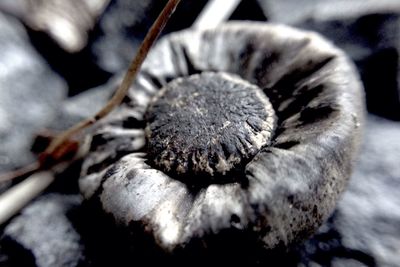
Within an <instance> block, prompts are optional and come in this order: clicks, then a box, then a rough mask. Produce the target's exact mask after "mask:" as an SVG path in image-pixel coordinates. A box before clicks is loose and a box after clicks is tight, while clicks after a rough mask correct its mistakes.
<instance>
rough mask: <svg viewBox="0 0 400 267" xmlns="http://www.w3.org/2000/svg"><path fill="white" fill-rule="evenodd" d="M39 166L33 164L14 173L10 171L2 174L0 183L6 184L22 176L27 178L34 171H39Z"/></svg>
mask: <svg viewBox="0 0 400 267" xmlns="http://www.w3.org/2000/svg"><path fill="white" fill-rule="evenodd" d="M39 168H40V164H39V163H37V162H34V163H32V164H29V165H27V166H25V167H23V168H21V169H17V170H15V171H11V172H8V173H3V174H1V175H0V183H2V182H6V181H11V180H13V179H15V178H18V177H22V176H27V175H30V174H32V173H34V172H35V171H37V170H39Z"/></svg>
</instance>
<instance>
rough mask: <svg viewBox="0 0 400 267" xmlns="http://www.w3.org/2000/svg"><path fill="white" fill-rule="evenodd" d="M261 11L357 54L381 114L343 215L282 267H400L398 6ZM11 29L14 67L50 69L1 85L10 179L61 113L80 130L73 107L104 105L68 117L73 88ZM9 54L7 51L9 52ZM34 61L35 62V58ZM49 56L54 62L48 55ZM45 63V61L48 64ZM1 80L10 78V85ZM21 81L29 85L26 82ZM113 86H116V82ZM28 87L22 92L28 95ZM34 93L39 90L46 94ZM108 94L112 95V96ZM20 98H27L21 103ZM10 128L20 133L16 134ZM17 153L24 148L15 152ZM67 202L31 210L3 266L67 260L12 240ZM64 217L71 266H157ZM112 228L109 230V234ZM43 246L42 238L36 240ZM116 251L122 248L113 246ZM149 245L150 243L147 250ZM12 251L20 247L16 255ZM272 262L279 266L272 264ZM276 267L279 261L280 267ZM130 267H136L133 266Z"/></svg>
mask: <svg viewBox="0 0 400 267" xmlns="http://www.w3.org/2000/svg"><path fill="white" fill-rule="evenodd" d="M259 2H260V4H261V6H262V7H263V10H264V12H265V15H266V17H267V18H268V19H269V20H270V21H272V22H274V21H275V22H284V23H289V24H292V25H295V26H300V27H303V28H307V29H316V30H318V31H320V32H321V33H322V34H325V35H326V36H327V37H328V38H330V39H332V40H333V41H334V42H335V43H336V44H337V45H338V46H340V47H342V48H343V49H344V50H345V51H346V52H347V53H349V55H350V56H351V57H352V58H353V59H354V60H355V62H356V64H357V66H359V70H360V72H361V75H362V77H363V80H364V85H365V87H366V88H367V92H366V93H367V100H368V107H369V111H370V112H371V114H370V115H368V118H367V122H366V127H365V133H364V141H363V145H362V149H361V151H360V154H359V159H358V163H357V165H356V168H355V171H354V173H353V176H352V178H351V179H350V183H349V186H348V188H347V191H346V192H345V193H344V194H343V196H342V198H341V200H340V201H339V202H338V204H337V207H336V210H335V211H334V213H333V214H332V216H331V217H330V218H329V219H328V221H327V222H326V223H325V224H324V225H323V226H322V227H321V228H320V229H319V230H318V232H317V233H316V234H315V235H314V236H313V237H311V238H310V239H308V240H307V241H306V242H305V243H303V244H298V245H297V246H296V247H295V248H291V250H290V251H289V252H286V253H284V254H283V255H282V254H279V255H278V253H277V255H275V256H276V257H278V259H279V260H280V263H281V264H279V266H384V267H386V266H400V252H399V247H400V232H399V227H398V225H399V219H400V214H399V208H398V206H399V205H398V204H399V202H400V197H399V195H398V187H399V184H400V170H399V164H398V162H399V160H400V154H399V151H400V147H399V146H400V122H399V121H398V120H399V114H400V106H399V104H398V103H399V98H398V95H399V91H398V90H399V89H398V88H399V86H398V77H399V65H398V64H399V63H398V60H396V59H398V56H399V48H400V42H399V40H398V33H399V32H400V31H399V28H400V24H399V21H398V16H399V14H400V3H399V2H398V1H397V0H392V1H390V0H385V1H357V0H351V1H316V0H314V1H311V0H310V1H301V2H300V1H290V0H286V1H282V0H281V1H272V0H271V1H269V0H265V1H264V0H263V1H259ZM310 10H312V11H310ZM3 18H4V19H3ZM7 25H16V26H13V27H12V28H15V29H13V30H12V34H10V35H6V36H5V37H4V39H2V41H1V45H4V47H7V49H11V50H8V51H14V52H15V53H16V54H15V56H13V58H15V59H18V58H19V59H21V60H24V61H22V64H23V65H24V66H25V65H26V64H25V63H23V62H26V61H29V62H31V61H32V60H33V61H35V62H39V63H36V65H35V66H36V67H35V68H29V70H30V71H32V70H40V69H43V70H44V71H36V72H34V73H33V74H29V75H27V74H26V72H23V73H25V74H21V75H19V74H18V75H17V77H18V78H16V80H17V82H21V86H22V87H21V89H19V90H16V89H17V87H16V86H15V84H16V82H15V80H13V79H11V78H4V82H2V83H1V85H0V86H1V90H0V102H1V106H0V110H1V109H6V108H7V110H6V111H5V112H1V113H4V114H6V115H5V116H6V118H7V119H3V118H1V116H3V115H1V113H0V118H1V119H0V120H1V121H2V122H1V125H0V129H4V131H3V132H2V134H1V137H0V140H1V147H2V148H4V152H2V153H3V154H2V155H1V156H2V160H1V159H0V160H1V162H0V164H2V166H0V168H2V169H3V170H6V169H9V168H12V167H17V166H21V165H23V164H25V163H26V162H29V160H32V156H27V155H29V153H30V152H29V143H30V142H31V141H30V140H32V139H33V136H34V132H36V131H39V130H40V129H42V128H44V127H46V126H47V125H48V126H49V127H53V126H52V125H54V123H50V121H51V118H52V117H56V115H54V114H55V113H54V112H55V111H54V110H57V109H60V110H65V109H67V112H66V113H64V114H67V115H65V116H68V113H71V112H72V114H74V118H73V119H71V121H75V120H76V119H77V118H78V117H79V115H78V113H79V112H77V113H74V112H73V111H71V108H72V109H74V108H73V106H74V105H73V104H71V103H72V101H75V100H76V101H82V102H81V103H90V104H93V105H89V104H87V105H85V104H84V105H80V106H79V109H81V110H82V112H83V113H84V114H85V115H82V117H84V116H86V114H89V113H91V112H93V110H91V109H96V108H97V107H98V106H100V105H101V103H98V104H94V103H93V102H94V100H93V101H91V99H92V96H91V95H92V94H94V95H96V94H97V93H96V92H95V91H94V90H89V91H87V94H86V95H84V94H79V95H77V96H76V97H75V98H70V99H68V100H67V102H68V103H70V104H68V105H69V107H68V108H61V107H60V106H61V104H60V103H61V100H62V99H63V96H64V94H65V93H66V89H65V87H64V85H63V84H64V82H63V81H62V80H61V79H60V78H59V77H58V76H57V75H55V74H54V73H52V72H51V71H50V70H49V67H47V66H45V64H44V63H43V62H45V61H44V60H43V59H41V58H40V56H39V53H38V52H36V51H34V49H33V48H29V47H30V44H29V43H30V40H29V38H25V37H22V38H17V39H18V40H16V39H15V38H16V36H19V35H20V34H21V33H20V34H18V33H17V32H22V36H24V33H23V32H24V28H23V26H22V25H20V23H19V22H18V21H17V20H15V19H14V18H11V17H7V16H5V15H2V20H1V25H0V27H1V28H5V29H10V28H9V26H7ZM7 27H8V28H7ZM7 31H9V30H7ZM7 31H6V30H4V31H1V33H2V34H3V33H6V32H7ZM122 36H123V35H122ZM354 36H356V37H354ZM10 40H15V42H14V41H13V42H14V43H15V46H14V45H12V46H9V45H6V44H7V42H10ZM11 47H12V48H11ZM3 51H6V50H5V49H3ZM99 51H101V50H97V52H96V53H98V52H99ZM27 52H29V54H31V55H30V56H28V55H26V53H27ZM41 53H45V52H44V51H41ZM100 53H101V52H100ZM11 55H12V54H11V52H4V56H3V57H2V58H0V65H4V66H5V67H6V69H7V70H8V71H7V72H1V73H3V74H4V73H11V71H10V70H12V69H13V67H14V66H16V65H15V64H16V63H18V62H21V61H17V60H14V59H13V60H6V59H7V58H9V57H10V56H11ZM25 55H26V56H25ZM32 55H33V56H32ZM42 55H43V54H42ZM43 56H44V57H45V55H43ZM27 64H28V63H27ZM37 64H38V65H37ZM113 64H114V63H113ZM28 65H29V64H28ZM122 65H123V64H120V63H117V64H114V65H111V66H112V68H109V69H108V70H107V71H110V70H112V69H114V70H115V69H118V68H120V67H113V66H122ZM29 66H30V65H29ZM38 66H41V67H38ZM1 73H0V77H1V76H2V74H1ZM29 73H31V72H29ZM42 73H44V74H42ZM30 75H31V76H30ZM4 77H6V76H4ZM7 77H8V76H7ZM19 77H23V78H20V79H19ZM29 77H32V78H29ZM34 80H36V82H35V81H34ZM30 81H32V82H30ZM66 82H68V81H66ZM24 83H26V84H24ZM109 84H112V82H110V83H109ZM3 86H4V88H3ZM19 86H20V85H19V83H18V88H19ZM110 86H113V85H110ZM48 87H50V88H52V90H47V89H44V88H48ZM37 88H41V90H42V91H40V92H43V91H45V90H46V93H45V94H43V95H41V94H39V91H38V89H37ZM57 88H60V89H57ZM33 89H36V91H34V90H33ZM108 90H110V91H111V89H108ZM20 92H24V93H22V94H21V93H20ZM14 94H18V95H17V96H16V97H12V100H8V99H11V95H14ZM3 95H4V96H3ZM105 95H107V93H105ZM6 99H7V100H6ZM47 99H50V100H49V101H47ZM96 99H98V101H99V102H102V101H104V99H105V97H103V96H100V97H98V98H96ZM96 101H97V100H96ZM29 103H35V106H34V107H31V106H29V105H31V104H29ZM28 104H29V105H28ZM29 107H30V108H29ZM85 108H86V109H85ZM20 110H29V112H24V113H21V112H19V111H20ZM37 110H46V112H44V113H43V112H40V114H42V115H41V117H40V118H39V117H32V119H29V118H30V117H29V116H31V115H32V116H33V115H34V114H36V113H34V111H37ZM68 110H69V111H68ZM77 110H78V109H77ZM50 111H52V112H50ZM59 112H62V111H59ZM11 114H12V115H11ZM3 117H4V116H3ZM10 117H12V118H14V119H13V120H11V122H10V120H9V118H10ZM58 118H60V117H58ZM26 121H28V122H29V123H27V122H26ZM33 122H34V123H33ZM10 124H11V126H12V127H10ZM56 124H57V123H56ZM69 124H70V123H69ZM13 125H14V126H15V125H23V126H21V127H23V128H18V130H11V129H14V126H13ZM121 134H122V133H121ZM11 139H13V140H14V142H8V141H7V142H6V140H11ZM11 144H14V145H13V146H11ZM22 144H23V145H22ZM14 147H18V148H14ZM20 147H22V148H20ZM1 151H3V150H1ZM76 182H77V181H76V179H73V178H72V179H71V183H76ZM75 190H76V189H75ZM50 191H58V192H61V193H63V189H62V188H60V187H55V188H51V189H50ZM76 193H77V191H76ZM67 202H68V201H67ZM67 202H60V201H59V200H57V198H54V197H52V198H46V201H39V202H36V203H32V206H33V207H35V206H34V205H36V206H37V205H40V206H41V207H42V208H35V209H34V208H32V206H31V207H28V208H27V209H26V210H25V211H23V212H22V214H21V215H20V216H18V217H16V218H15V220H13V221H11V222H10V224H8V225H6V226H5V228H3V229H2V230H3V233H4V234H3V241H2V243H1V248H0V250H1V253H0V265H1V266H21V263H20V262H18V260H17V261H16V259H18V258H21V257H22V256H26V259H27V261H28V262H26V264H25V263H24V264H25V266H48V265H45V262H46V257H56V255H60V254H59V253H60V251H62V250H61V249H60V251H56V248H57V246H54V247H50V246H47V247H46V246H41V245H35V248H33V247H32V246H30V245H27V243H26V242H24V241H23V238H22V237H21V238H17V237H16V235H14V237H15V238H13V239H10V238H9V234H7V233H6V232H4V229H7V228H12V227H16V226H13V224H14V225H15V224H16V223H18V224H19V226H18V227H21V228H20V229H24V228H26V227H28V226H27V225H28V224H29V220H28V221H27V220H24V221H22V220H19V219H20V218H23V216H26V214H27V213H29V211H32V210H34V211H35V212H34V214H35V216H36V215H37V217H36V218H37V220H41V218H43V221H42V224H43V225H46V221H45V219H44V218H46V215H45V214H46V213H50V212H53V211H55V209H53V210H51V209H50V210H49V209H45V208H46V207H48V206H49V205H51V206H53V207H54V205H56V206H57V205H58V207H60V206H59V205H60V203H64V204H65V203H67ZM46 203H47V204H46ZM48 203H52V204H48ZM64 204H62V205H64ZM46 205H47V206H46ZM74 205H77V209H78V210H81V213H80V215H82V214H86V213H87V214H89V215H92V214H90V211H87V210H85V207H84V206H81V205H79V202H74ZM62 210H63V212H64V211H66V209H64V208H63V209H62ZM54 214H55V215H54V216H57V217H58V218H59V220H60V222H59V225H69V226H68V227H67V228H68V229H72V230H71V231H68V233H73V234H72V235H71V238H70V237H68V235H65V236H63V235H62V234H61V233H64V232H63V231H62V229H65V228H62V227H60V228H55V229H56V230H55V231H58V230H57V229H59V230H60V232H58V234H55V235H53V237H54V239H55V240H57V239H58V238H62V239H63V241H64V240H73V243H74V244H75V245H74V246H76V248H77V249H74V250H73V253H72V254H69V253H66V254H65V255H66V256H67V255H74V257H81V255H83V256H82V260H80V261H79V262H78V261H75V260H74V261H71V262H70V265H65V266H104V265H105V264H108V265H111V264H115V263H117V264H118V265H119V266H123V265H124V264H125V260H129V259H130V260H132V258H131V257H130V256H129V255H135V254H132V253H134V251H136V253H139V254H142V255H145V256H149V258H150V257H151V254H149V252H146V251H141V249H140V247H139V248H138V247H136V248H132V247H129V246H124V244H125V243H124V240H123V238H121V239H118V238H117V237H118V234H117V233H118V230H115V229H113V230H109V228H108V227H109V226H110V225H112V224H111V223H109V222H105V223H104V224H103V225H100V224H101V223H99V222H97V221H96V220H94V219H93V217H94V216H84V215H82V216H78V219H77V217H74V218H73V219H71V218H70V217H68V216H66V217H65V216H64V215H62V212H59V211H57V212H54ZM30 216H31V215H30ZM61 221H62V222H61ZM69 221H71V222H72V223H70V222H69ZM24 224H25V226H24ZM38 224H39V225H40V224H41V223H40V222H38ZM71 225H72V226H71ZM103 226H104V227H105V228H102V227H103ZM111 228H112V227H111ZM26 229H28V228H26ZM31 229H33V228H31ZM44 229H45V228H44ZM104 229H108V232H107V231H104V232H101V231H102V230H104ZM99 231H100V232H99ZM99 233H101V237H99V236H98V234H99ZM34 236H35V235H33V236H32V238H35V237H34ZM78 236H79V237H78ZM40 240H42V239H40V238H39V237H37V239H36V240H33V241H32V244H38V243H37V242H39V243H40V242H41V241H40ZM94 240H96V241H94ZM6 241H7V242H6ZM109 241H115V242H113V243H110V242H109ZM117 241H119V243H118V242H117ZM143 242H147V241H146V240H143ZM10 243H12V244H14V245H12V246H10ZM61 243H63V242H61ZM6 247H7V249H6ZM10 247H11V250H10ZM43 247H44V248H45V249H44V250H42V251H44V252H41V253H44V254H45V255H46V257H45V258H40V257H41V256H40V255H39V254H38V252H35V251H38V250H39V249H43ZM81 250H82V251H83V252H82V251H81ZM35 253H36V254H35ZM146 253H147V254H146ZM41 255H43V254H41ZM51 255H53V256H51ZM63 255H64V254H63ZM77 255H79V256H77ZM145 256H143V257H145ZM271 258H274V257H272V256H271ZM66 259H67V258H65V259H64V260H66ZM274 259H275V260H276V258H274ZM126 265H129V264H128V263H126ZM264 265H265V264H264ZM60 266H63V265H60Z"/></svg>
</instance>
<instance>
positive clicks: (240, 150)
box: [146, 72, 275, 179]
mask: <svg viewBox="0 0 400 267" xmlns="http://www.w3.org/2000/svg"><path fill="white" fill-rule="evenodd" d="M146 119H147V122H148V124H147V127H146V138H147V141H148V153H149V158H150V159H152V160H153V163H154V164H155V165H156V166H157V167H158V168H160V169H162V170H163V171H166V172H173V173H176V174H180V175H184V176H185V177H188V178H187V179H198V178H196V177H200V178H199V179H201V177H204V175H206V176H208V177H210V176H212V177H216V176H221V175H225V174H226V173H227V172H228V171H231V170H233V169H234V168H239V167H240V166H242V165H243V164H245V163H246V162H247V161H248V160H249V159H250V158H252V157H253V156H254V155H255V154H256V153H257V152H258V151H259V149H260V148H261V147H262V146H264V145H266V144H268V143H269V141H270V138H271V135H272V132H273V130H274V126H275V115H274V111H273V109H272V106H271V104H270V102H269V100H268V98H267V97H266V96H265V94H264V93H263V92H262V90H261V89H259V88H258V87H257V86H255V85H252V84H250V83H248V82H246V81H244V80H242V79H240V78H239V77H237V76H234V75H231V74H226V73H211V72H208V73H202V74H196V75H192V76H190V77H185V78H178V79H176V80H173V81H172V82H170V83H169V84H168V85H167V86H166V87H164V88H163V89H162V90H161V91H160V93H159V94H158V95H157V96H156V97H155V98H154V99H153V102H152V104H151V105H150V107H149V109H148V111H147V114H146Z"/></svg>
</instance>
